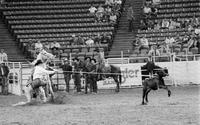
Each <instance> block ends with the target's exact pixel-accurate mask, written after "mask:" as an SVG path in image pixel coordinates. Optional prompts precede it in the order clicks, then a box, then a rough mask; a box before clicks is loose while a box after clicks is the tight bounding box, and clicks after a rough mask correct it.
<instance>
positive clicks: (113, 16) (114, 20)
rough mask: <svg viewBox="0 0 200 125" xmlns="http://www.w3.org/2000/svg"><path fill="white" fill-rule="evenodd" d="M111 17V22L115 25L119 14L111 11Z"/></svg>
mask: <svg viewBox="0 0 200 125" xmlns="http://www.w3.org/2000/svg"><path fill="white" fill-rule="evenodd" d="M109 19H110V23H111V24H113V25H114V24H116V22H117V15H115V14H114V13H111V15H110V18H109Z"/></svg>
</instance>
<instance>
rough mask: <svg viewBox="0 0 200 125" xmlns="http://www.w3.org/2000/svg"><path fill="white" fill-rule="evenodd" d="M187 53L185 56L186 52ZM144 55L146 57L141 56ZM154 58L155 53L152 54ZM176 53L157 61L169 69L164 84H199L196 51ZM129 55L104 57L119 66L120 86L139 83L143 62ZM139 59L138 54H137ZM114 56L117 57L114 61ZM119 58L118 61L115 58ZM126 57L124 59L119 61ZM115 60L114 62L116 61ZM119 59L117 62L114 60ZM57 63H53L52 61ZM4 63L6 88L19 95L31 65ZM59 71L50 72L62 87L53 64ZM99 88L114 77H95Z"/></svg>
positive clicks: (199, 62)
mask: <svg viewBox="0 0 200 125" xmlns="http://www.w3.org/2000/svg"><path fill="white" fill-rule="evenodd" d="M187 57H188V56H187ZM143 58H145V59H146V58H147V57H143ZM155 58H156V57H155ZM176 58H177V57H176V56H171V59H170V60H171V61H168V62H156V65H158V66H160V67H166V68H167V69H168V71H169V76H168V77H166V78H165V82H166V84H167V85H184V84H200V79H199V76H200V70H199V67H200V60H198V59H199V55H195V56H194V55H193V57H192V58H193V60H192V61H188V60H184V61H182V60H178V61H177V59H176ZM130 59H131V58H114V59H106V60H105V61H106V63H109V64H112V65H117V66H119V67H120V68H121V70H122V84H121V88H133V87H138V86H141V85H142V76H143V75H142V74H141V71H142V70H141V66H143V65H144V64H145V63H144V62H143V63H129V61H130ZM138 59H140V58H138ZM116 60H117V61H116ZM118 60H120V61H118ZM121 60H125V61H121ZM115 61H116V62H115ZM117 62H118V63H117ZM55 64H56V63H55ZM6 65H7V66H8V67H9V69H10V73H9V77H8V82H9V92H10V93H13V94H16V95H21V94H23V93H22V90H23V88H24V86H25V85H26V83H27V80H28V79H29V77H30V72H31V68H30V66H28V65H26V66H25V65H24V64H22V63H21V62H7V63H6ZM54 68H56V69H57V70H59V72H58V73H57V74H55V75H54V76H53V83H54V85H55V86H57V87H58V89H59V90H64V89H65V87H66V85H65V82H64V76H63V72H62V70H61V69H59V68H58V67H56V66H54ZM81 81H82V82H81V84H82V86H84V84H85V80H84V78H82V79H81ZM97 84H98V88H99V89H113V88H115V86H116V84H115V82H114V80H113V79H111V78H108V79H106V80H104V81H98V83H97ZM70 88H71V89H73V88H74V81H73V79H71V81H70Z"/></svg>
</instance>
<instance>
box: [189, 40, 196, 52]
mask: <svg viewBox="0 0 200 125" xmlns="http://www.w3.org/2000/svg"><path fill="white" fill-rule="evenodd" d="M196 45H197V41H195V39H194V37H192V38H190V40H189V41H188V52H189V51H190V49H191V48H193V47H196Z"/></svg>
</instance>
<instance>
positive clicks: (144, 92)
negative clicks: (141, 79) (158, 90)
mask: <svg viewBox="0 0 200 125" xmlns="http://www.w3.org/2000/svg"><path fill="white" fill-rule="evenodd" d="M146 91H147V88H146V87H143V94H142V105H145V104H146V103H145V102H144V98H145V96H146Z"/></svg>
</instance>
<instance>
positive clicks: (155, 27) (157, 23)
mask: <svg viewBox="0 0 200 125" xmlns="http://www.w3.org/2000/svg"><path fill="white" fill-rule="evenodd" d="M160 23H161V22H159V21H155V24H154V29H155V30H159V29H160V28H161V25H160Z"/></svg>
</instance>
